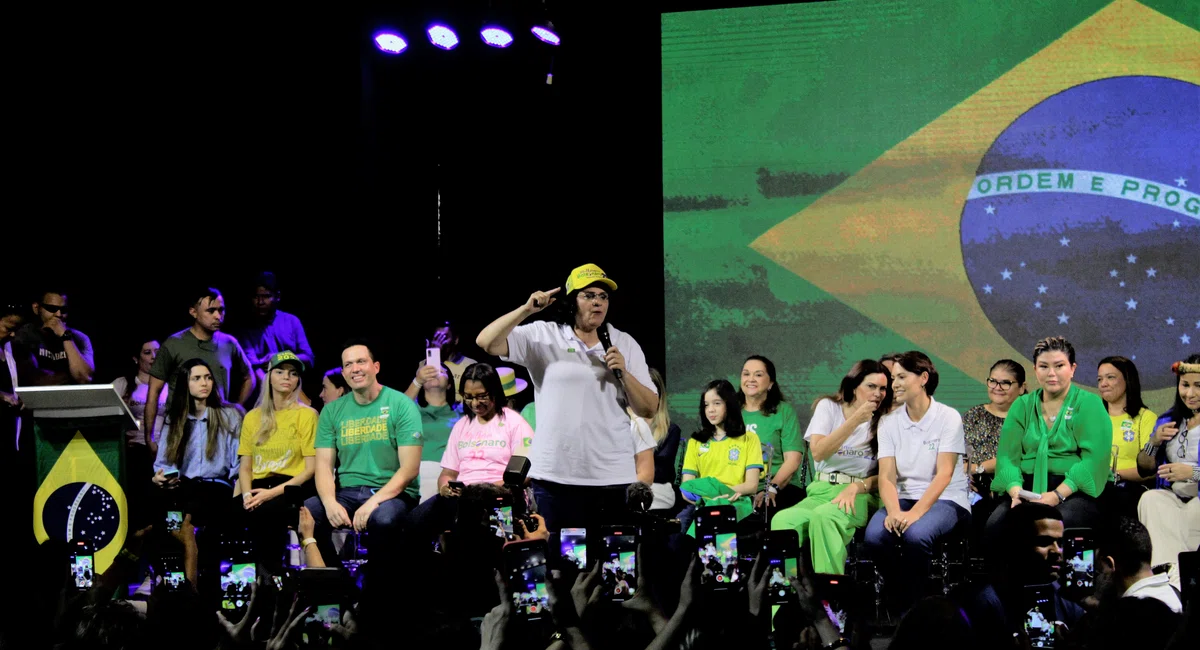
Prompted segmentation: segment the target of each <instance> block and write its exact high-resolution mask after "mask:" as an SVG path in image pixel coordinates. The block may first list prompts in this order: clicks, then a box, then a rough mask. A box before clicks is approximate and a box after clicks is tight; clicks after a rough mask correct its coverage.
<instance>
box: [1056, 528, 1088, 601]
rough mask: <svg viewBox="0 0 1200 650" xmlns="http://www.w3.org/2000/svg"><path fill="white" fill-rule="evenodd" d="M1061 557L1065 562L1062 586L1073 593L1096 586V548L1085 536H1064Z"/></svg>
mask: <svg viewBox="0 0 1200 650" xmlns="http://www.w3.org/2000/svg"><path fill="white" fill-rule="evenodd" d="M1064 538H1065V539H1064V542H1063V557H1064V559H1065V560H1066V562H1067V566H1066V571H1064V574H1065V575H1064V576H1063V578H1064V580H1063V586H1065V587H1066V588H1068V589H1071V590H1073V591H1080V590H1083V591H1087V590H1090V589H1092V588H1094V587H1095V585H1096V548H1095V544H1094V543H1092V541H1091V540H1090V539H1089V538H1088V536H1087V535H1082V534H1073V533H1072V531H1070V530H1068V531H1066V533H1065V534H1064Z"/></svg>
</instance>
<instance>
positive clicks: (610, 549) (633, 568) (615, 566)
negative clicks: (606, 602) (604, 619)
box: [600, 528, 638, 600]
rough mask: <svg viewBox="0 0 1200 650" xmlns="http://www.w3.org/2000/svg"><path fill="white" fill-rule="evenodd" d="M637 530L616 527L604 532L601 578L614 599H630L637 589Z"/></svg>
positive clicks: (605, 590)
mask: <svg viewBox="0 0 1200 650" xmlns="http://www.w3.org/2000/svg"><path fill="white" fill-rule="evenodd" d="M637 545H638V538H637V530H636V529H633V528H619V529H617V528H614V529H610V530H607V531H605V534H604V556H603V557H601V558H600V559H601V560H603V561H604V566H602V567H601V568H600V579H601V580H602V581H603V582H604V593H606V594H608V596H609V598H611V599H612V600H629V599H630V598H633V595H634V593H635V592H636V591H637Z"/></svg>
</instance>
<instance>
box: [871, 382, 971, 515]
mask: <svg viewBox="0 0 1200 650" xmlns="http://www.w3.org/2000/svg"><path fill="white" fill-rule="evenodd" d="M943 452H950V453H955V454H959V455H963V454H966V453H967V440H966V436H965V435H964V434H963V425H962V416H961V415H959V414H958V411H955V410H954V409H952V408H950V407H949V406H946V405H945V404H942V403H941V402H938V401H937V400H935V399H933V398H932V397H930V398H929V410H928V411H926V412H925V417H923V418H921V421H920V422H913V421H912V418H910V417H909V416H908V405H907V404H905V405H902V406H901V407H900V408H898V409H896V410H895V411H893V412H891V413H889V414H887V415H885V416H883V419H882V420H880V421H879V457H880V458H888V457H893V458H895V459H896V490H897V491H898V492H899V493H900V498H901V499H914V500H919V499H920V498H921V497H922V496H924V495H925V490H926V489H927V488H928V487H929V484H930V483H932V482H933V477H934V474H936V473H937V457H938V454H939V453H943ZM953 472H954V473H953V474H951V478H950V484H949V485H947V486H946V489H945V490H942V494H941V496H940V497H938V499H939V500H943V499H944V500H947V501H953V502H954V503H957V504H958V505H960V506H962V507H963V509H965V510H967V511H968V512H969V511H970V510H971V500H970V496H969V492H970V490H969V489H968V487H967V474H966V472H965V471H963V464H962V462H960V461H958V460H956V461H955V462H954V470H953Z"/></svg>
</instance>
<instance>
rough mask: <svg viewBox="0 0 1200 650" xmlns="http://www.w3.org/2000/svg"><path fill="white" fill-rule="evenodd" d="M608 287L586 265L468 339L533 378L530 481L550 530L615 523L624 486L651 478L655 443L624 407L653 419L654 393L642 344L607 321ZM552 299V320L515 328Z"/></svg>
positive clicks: (622, 508)
mask: <svg viewBox="0 0 1200 650" xmlns="http://www.w3.org/2000/svg"><path fill="white" fill-rule="evenodd" d="M564 289H565V291H564ZM616 289H617V283H616V282H614V281H613V280H612V278H609V277H608V276H607V275H606V274H605V273H604V271H603V270H602V269H601V268H600V267H598V266H596V265H595V264H585V265H583V266H580V267H578V268H576V269H575V270H573V271H571V274H570V276H568V277H567V281H566V283H565V285H564V286H563V287H556V288H554V289H551V290H549V291H535V292H534V293H532V294H530V296H529V298H528V299H527V300H526V301H525V304H523V305H521V306H520V307H517V308H516V309H514V310H512V311H511V312H509V313H507V314H505V315H503V316H501V317H500V318H497V319H496V320H495V321H493V322H492V323H491V324H490V325H488V326H487V327H485V328H484V329H483V331H482V332H480V333H479V336H478V337H477V338H476V339H475V343H476V344H478V345H479V347H481V348H483V349H484V350H486V351H487V353H488V354H494V355H497V356H499V357H500V358H502V359H504V360H505V361H511V362H513V363H519V364H521V365H523V366H525V368H526V369H527V370H528V371H529V377H530V379H531V380H532V381H533V395H534V400H535V401H536V402H537V420H538V422H537V424H538V435H537V437H536V438H534V441H533V448H532V449H531V450H530V453H529V460H530V462H531V464H532V467H531V469H530V472H529V476H530V477H531V478H532V479H533V491H534V495H535V496H536V498H537V504H538V512H539V513H540V514H541V515H542V516H543V517H544V518H545V520H546V524H547V526H548V527H549V530H551V531H557V530H559V529H561V528H581V527H586V528H587V529H588V530H592V529H593V528H597V529H598V527H599V526H600V525H601V524H602V523H624V522H623V521H613V520H612V519H611V517H612V516H616V515H619V514H620V513H622V512H624V511H625V489H626V488H627V487H628V486H629V484H630V483H633V482H634V481H636V480H638V476H639V474H640V475H653V473H654V444H653V442H652V441H647V440H643V439H641V438H640V437H635V436H631V435H629V414H628V413H627V412H626V411H625V407H626V406H628V407H629V408H630V409H632V410H633V413H634V415H636V416H638V417H642V418H652V417H654V413H655V411H656V410H657V409H658V393H657V392H655V388H654V382H653V381H652V380H651V379H650V369H649V367H648V366H647V365H646V357H645V355H644V354H643V353H642V348H641V346H640V345H638V343H637V341H636V340H634V338H633V337H632V336H630V335H629V334H627V333H625V332H622V331H621V330H618V329H617V328H615V327H613V326H612V325H611V324H610V323H609V322H608V315H609V304H610V303H609V299H610V295H611V294H610V292H611V291H616ZM560 292H561V294H560ZM555 302H557V303H559V304H560V306H561V309H560V310H559V313H558V314H557V319H556V322H548V321H534V322H531V323H525V324H524V325H522V324H521V323H522V322H523V321H525V320H526V319H527V318H529V317H530V316H532V315H534V314H536V313H538V312H540V311H542V310H544V309H546V308H547V307H549V306H550V305H551V304H553V303H555ZM638 468H643V471H640V472H639V471H638ZM605 517H608V518H609V520H608V521H604V520H603V519H604V518H605Z"/></svg>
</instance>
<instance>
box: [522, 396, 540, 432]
mask: <svg viewBox="0 0 1200 650" xmlns="http://www.w3.org/2000/svg"><path fill="white" fill-rule="evenodd" d="M535 404H537V402H530V403H528V404H526V405H525V408H523V409H521V417H523V418H525V421H526V422H528V423H529V428H530V429H533V430H534V432H536V431H537V407H536V406H534V405H535Z"/></svg>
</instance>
